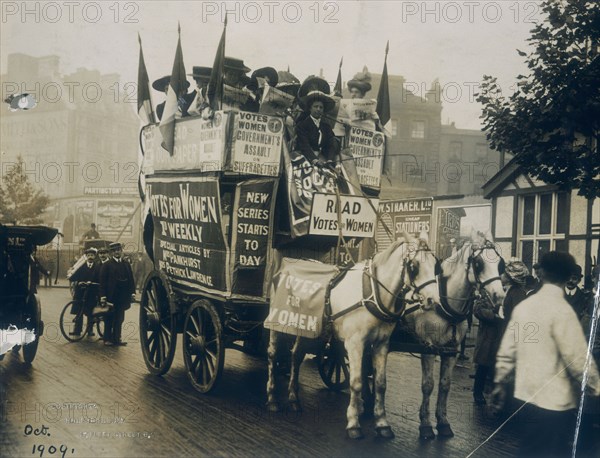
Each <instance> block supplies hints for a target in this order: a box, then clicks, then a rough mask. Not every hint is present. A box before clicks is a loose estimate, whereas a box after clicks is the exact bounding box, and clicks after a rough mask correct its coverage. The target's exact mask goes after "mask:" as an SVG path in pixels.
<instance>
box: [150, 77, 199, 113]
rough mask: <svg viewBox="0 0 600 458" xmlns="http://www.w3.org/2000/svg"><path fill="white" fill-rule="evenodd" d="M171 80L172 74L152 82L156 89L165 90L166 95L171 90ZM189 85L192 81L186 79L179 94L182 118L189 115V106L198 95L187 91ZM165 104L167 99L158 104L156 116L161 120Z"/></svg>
mask: <svg viewBox="0 0 600 458" xmlns="http://www.w3.org/2000/svg"><path fill="white" fill-rule="evenodd" d="M170 82H171V76H170V75H167V76H163V77H162V78H159V79H157V80H156V81H154V82H153V83H152V87H153V88H154V89H155V90H157V91H158V92H164V93H165V95H166V94H167V92H168V91H169V83H170ZM189 87H190V83H189V82H188V81H186V82H185V84H184V86H183V89H182V90H181V94H179V99H178V100H179V103H178V105H179V109H180V110H181V117H182V118H185V117H186V116H189V114H188V108H189V107H190V105H191V103H192V101H193V100H194V97H195V96H196V94H194V93H193V92H192V93H190V94H188V93H187V90H188V88H189ZM165 104H166V101H164V102H162V103H159V104H158V105H156V116H158V119H159V120H160V119H161V118H162V115H163V111H164V110H165Z"/></svg>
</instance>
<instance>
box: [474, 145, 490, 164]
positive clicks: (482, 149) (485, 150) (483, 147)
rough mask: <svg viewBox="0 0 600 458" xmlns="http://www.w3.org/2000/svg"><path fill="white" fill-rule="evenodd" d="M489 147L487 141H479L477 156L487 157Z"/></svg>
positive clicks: (482, 158) (476, 146)
mask: <svg viewBox="0 0 600 458" xmlns="http://www.w3.org/2000/svg"><path fill="white" fill-rule="evenodd" d="M487 153H488V148H487V145H486V144H485V143H477V144H476V145H475V156H476V157H477V159H478V160H485V159H487Z"/></svg>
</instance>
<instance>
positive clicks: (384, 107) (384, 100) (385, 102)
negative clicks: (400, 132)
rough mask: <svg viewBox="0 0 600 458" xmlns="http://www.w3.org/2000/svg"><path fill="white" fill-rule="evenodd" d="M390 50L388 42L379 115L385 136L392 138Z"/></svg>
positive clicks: (379, 101) (382, 75)
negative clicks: (388, 57)
mask: <svg viewBox="0 0 600 458" xmlns="http://www.w3.org/2000/svg"><path fill="white" fill-rule="evenodd" d="M389 50H390V42H389V41H388V42H387V46H386V47H385V60H384V62H383V72H382V73H381V83H380V84H379V92H378V93H377V115H378V116H379V120H380V121H381V125H382V126H383V128H384V129H385V132H384V133H385V134H386V135H387V136H390V137H391V132H392V129H391V127H392V120H391V117H390V116H391V115H390V86H389V82H388V70H387V55H388V51H389Z"/></svg>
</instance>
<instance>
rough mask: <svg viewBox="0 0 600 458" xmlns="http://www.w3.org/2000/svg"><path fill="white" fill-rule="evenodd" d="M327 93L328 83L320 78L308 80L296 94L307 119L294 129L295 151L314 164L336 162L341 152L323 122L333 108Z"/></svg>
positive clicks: (327, 125) (333, 104)
mask: <svg viewBox="0 0 600 458" xmlns="http://www.w3.org/2000/svg"><path fill="white" fill-rule="evenodd" d="M329 91H330V89H329V83H327V81H325V80H324V79H322V78H319V77H308V78H307V80H306V81H305V82H304V83H303V84H302V86H301V87H300V90H299V91H298V97H299V98H300V104H301V106H302V108H303V110H304V111H305V112H306V113H307V116H306V117H305V118H304V119H303V120H301V121H299V122H298V124H297V126H296V133H297V140H296V148H297V149H298V150H299V151H300V152H301V153H302V154H303V155H304V157H305V158H306V159H307V160H308V161H309V162H310V163H311V164H313V165H319V166H323V165H324V164H325V161H334V160H336V159H337V154H338V153H339V150H340V147H339V143H338V140H337V139H336V138H335V135H334V133H333V130H332V129H331V126H330V125H329V124H327V123H326V122H324V121H323V115H324V114H325V112H327V111H331V109H333V108H334V106H335V101H334V100H333V99H332V98H331V97H330V96H329Z"/></svg>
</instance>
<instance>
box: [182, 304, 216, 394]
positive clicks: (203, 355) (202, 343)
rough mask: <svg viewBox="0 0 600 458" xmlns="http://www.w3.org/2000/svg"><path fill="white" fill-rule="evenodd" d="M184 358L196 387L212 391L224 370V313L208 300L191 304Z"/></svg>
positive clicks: (200, 389) (186, 323)
mask: <svg viewBox="0 0 600 458" xmlns="http://www.w3.org/2000/svg"><path fill="white" fill-rule="evenodd" d="M183 360H184V361H185V367H186V368H187V373H188V376H189V378H190V381H191V382H192V385H193V387H194V388H195V389H196V390H198V391H199V392H201V393H208V392H209V391H211V390H212V389H213V388H214V387H215V386H216V384H217V382H218V381H219V378H220V377H221V374H222V373H223V362H224V361H225V342H224V341H223V326H222V324H221V317H220V316H219V313H218V311H217V309H216V308H215V306H214V305H213V304H211V303H210V302H209V301H207V300H198V301H196V302H194V303H193V304H192V306H191V307H190V308H189V310H188V311H187V314H186V316H185V324H184V325H183Z"/></svg>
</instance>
